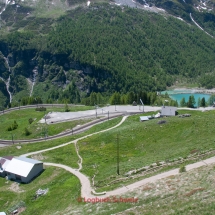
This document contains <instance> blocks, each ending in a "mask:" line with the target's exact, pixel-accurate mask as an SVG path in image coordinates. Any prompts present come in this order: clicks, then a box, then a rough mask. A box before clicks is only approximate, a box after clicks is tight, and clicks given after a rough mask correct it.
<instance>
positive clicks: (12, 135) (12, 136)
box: [11, 134, 14, 144]
mask: <svg viewBox="0 0 215 215" xmlns="http://www.w3.org/2000/svg"><path fill="white" fill-rule="evenodd" d="M11 138H12V142H13V144H14V140H13V138H14V134H11Z"/></svg>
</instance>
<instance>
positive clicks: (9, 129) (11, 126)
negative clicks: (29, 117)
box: [7, 120, 18, 131]
mask: <svg viewBox="0 0 215 215" xmlns="http://www.w3.org/2000/svg"><path fill="white" fill-rule="evenodd" d="M17 128H18V124H17V122H16V120H14V122H13V124H12V125H10V126H9V127H8V128H7V131H13V130H15V129H17Z"/></svg>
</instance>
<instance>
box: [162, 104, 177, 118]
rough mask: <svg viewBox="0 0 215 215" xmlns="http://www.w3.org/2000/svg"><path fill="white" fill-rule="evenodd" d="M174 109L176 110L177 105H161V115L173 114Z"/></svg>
mask: <svg viewBox="0 0 215 215" xmlns="http://www.w3.org/2000/svg"><path fill="white" fill-rule="evenodd" d="M176 111H177V107H172V106H162V108H161V116H175V112H176Z"/></svg>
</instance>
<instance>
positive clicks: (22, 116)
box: [0, 106, 92, 140]
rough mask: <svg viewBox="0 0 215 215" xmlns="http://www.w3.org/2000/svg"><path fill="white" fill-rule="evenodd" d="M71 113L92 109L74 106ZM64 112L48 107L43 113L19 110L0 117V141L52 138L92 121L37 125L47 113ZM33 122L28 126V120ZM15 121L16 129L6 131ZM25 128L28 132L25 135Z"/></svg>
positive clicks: (82, 120)
mask: <svg viewBox="0 0 215 215" xmlns="http://www.w3.org/2000/svg"><path fill="white" fill-rule="evenodd" d="M69 108H70V110H71V111H72V112H75V111H84V110H89V109H92V107H85V106H74V107H69ZM53 111H55V112H64V108H56V107H50V108H47V110H46V111H45V112H44V111H35V109H34V108H30V109H24V110H23V109H21V110H16V111H12V112H10V113H6V114H3V115H1V116H0V139H5V140H12V138H13V139H14V140H22V139H36V138H45V136H46V135H48V136H53V135H56V134H59V133H61V132H63V131H65V130H67V129H70V130H71V129H72V128H74V127H76V126H77V125H82V124H85V123H87V122H89V121H91V120H92V119H80V120H74V121H69V122H63V123H56V124H45V123H39V121H40V120H41V119H42V118H43V117H44V116H45V114H47V113H49V112H53ZM30 118H31V119H32V120H33V122H32V123H31V124H30V123H29V119H30ZM14 121H16V123H17V125H18V127H17V128H16V129H14V130H12V131H8V128H9V127H10V126H12V125H13V124H14ZM25 128H27V129H28V131H29V132H30V134H29V135H26V133H25Z"/></svg>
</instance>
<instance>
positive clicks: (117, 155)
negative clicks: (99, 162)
mask: <svg viewBox="0 0 215 215" xmlns="http://www.w3.org/2000/svg"><path fill="white" fill-rule="evenodd" d="M116 141H117V150H116V158H117V159H116V160H117V161H116V162H117V175H119V134H117V138H116Z"/></svg>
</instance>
